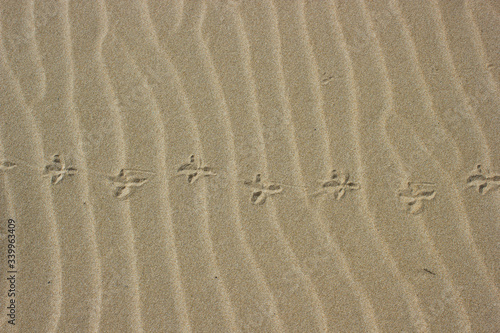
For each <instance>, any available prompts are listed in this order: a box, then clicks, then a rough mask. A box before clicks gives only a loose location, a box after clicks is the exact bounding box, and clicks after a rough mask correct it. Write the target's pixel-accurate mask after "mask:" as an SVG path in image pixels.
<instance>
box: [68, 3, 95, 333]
mask: <svg viewBox="0 0 500 333" xmlns="http://www.w3.org/2000/svg"><path fill="white" fill-rule="evenodd" d="M63 8H64V13H65V15H63V18H64V19H63V20H64V34H65V40H66V43H65V46H66V48H67V50H66V52H67V54H68V57H69V75H68V76H69V77H68V81H69V82H68V83H69V84H68V88H67V89H68V99H69V102H70V106H69V115H68V117H67V118H68V119H69V122H70V124H71V128H72V129H73V130H74V132H75V134H74V136H75V137H76V138H75V141H76V152H77V163H78V165H79V166H80V165H81V166H82V167H81V173H80V174H81V175H82V177H83V179H84V182H83V191H82V197H83V200H85V202H89V203H90V202H92V201H91V196H90V184H89V183H90V182H89V173H88V171H87V170H88V165H87V159H86V158H85V153H84V149H83V133H82V129H81V124H80V120H79V117H78V114H77V112H76V111H75V109H76V105H75V103H74V82H75V73H74V63H73V62H74V59H73V55H72V39H71V31H70V30H71V26H70V19H69V7H68V3H67V2H65V3H64V4H63ZM86 208H87V214H88V215H87V216H88V217H87V218H88V225H89V227H88V230H87V232H88V233H89V236H88V238H89V239H90V247H91V253H90V257H91V258H93V267H94V270H95V273H94V275H95V277H94V279H93V280H94V281H93V283H92V286H93V287H94V289H96V291H95V293H96V295H95V300H93V301H92V303H91V304H92V305H93V306H94V308H93V309H92V310H91V311H90V313H91V315H90V320H89V329H90V330H91V331H93V332H98V331H99V324H100V322H101V308H102V294H103V287H102V280H101V277H102V270H101V266H102V261H101V257H100V254H99V248H98V242H97V221H96V216H95V212H94V205H93V204H90V205H86Z"/></svg>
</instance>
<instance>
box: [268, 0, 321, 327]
mask: <svg viewBox="0 0 500 333" xmlns="http://www.w3.org/2000/svg"><path fill="white" fill-rule="evenodd" d="M267 3H268V13H269V16H270V34H271V40H273V41H274V43H273V49H274V51H275V52H273V55H274V58H275V67H276V70H275V73H276V76H277V77H276V81H277V90H278V100H279V103H280V104H281V106H282V110H283V111H284V114H283V118H284V122H285V126H286V127H287V128H288V129H289V131H286V137H287V141H288V145H289V146H290V148H291V150H292V153H291V157H292V161H293V164H292V170H293V171H292V173H293V174H294V178H295V179H297V185H298V186H299V187H301V188H302V190H301V191H300V193H301V194H302V196H303V198H304V200H305V202H306V206H307V210H308V211H310V212H312V211H311V208H310V202H309V198H308V195H307V192H306V190H305V189H306V184H305V181H304V176H303V172H302V168H301V165H300V156H299V150H298V146H297V140H296V136H297V134H296V129H295V125H294V124H293V118H292V111H291V110H292V107H291V104H290V101H289V98H288V96H287V91H286V80H285V74H284V68H283V61H282V59H283V53H282V52H283V51H282V42H281V37H280V30H279V16H278V13H277V10H276V6H275V5H274V3H273V2H272V0H269V1H268V2H267ZM311 216H312V217H313V218H314V219H315V220H316V222H315V223H320V221H319V220H318V216H317V215H314V214H311ZM305 278H306V281H307V284H308V285H310V288H311V291H312V292H314V297H313V301H314V304H315V306H316V308H317V309H316V320H317V323H318V325H319V327H320V329H321V330H322V331H327V330H328V319H327V317H326V313H325V310H324V304H323V302H322V301H321V298H320V297H319V294H318V291H317V289H316V287H315V286H314V283H313V282H312V280H311V278H310V277H309V276H307V275H306V276H305Z"/></svg>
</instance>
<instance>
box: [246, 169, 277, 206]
mask: <svg viewBox="0 0 500 333" xmlns="http://www.w3.org/2000/svg"><path fill="white" fill-rule="evenodd" d="M244 184H245V185H246V186H247V187H249V188H251V189H252V196H251V197H250V202H251V203H252V204H254V205H263V204H264V203H265V202H266V199H267V197H268V196H271V195H275V194H278V193H281V192H282V191H283V188H282V187H281V186H280V185H275V184H269V183H267V182H263V181H262V178H261V175H260V173H258V174H257V175H255V178H254V179H253V180H245V181H244Z"/></svg>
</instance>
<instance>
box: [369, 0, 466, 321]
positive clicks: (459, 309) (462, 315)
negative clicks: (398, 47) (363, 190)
mask: <svg viewBox="0 0 500 333" xmlns="http://www.w3.org/2000/svg"><path fill="white" fill-rule="evenodd" d="M390 6H391V10H392V12H393V14H395V15H396V17H397V18H398V19H400V16H399V15H400V14H401V13H400V12H399V9H398V8H397V7H396V6H397V5H396V4H395V3H391V4H390ZM364 7H365V8H364V10H365V12H366V15H367V16H368V18H367V20H368V21H369V22H370V25H371V29H370V30H371V31H374V36H373V39H374V43H375V45H376V46H375V47H376V49H377V51H376V52H377V55H378V56H379V58H380V62H381V64H380V65H381V66H382V71H383V73H384V75H383V77H384V78H385V80H383V81H384V83H383V84H384V85H386V86H387V90H388V91H387V96H386V99H388V107H387V108H386V109H385V112H383V114H382V116H381V117H380V124H379V126H380V128H381V134H382V136H383V138H384V141H385V144H386V145H387V146H388V147H389V148H390V149H389V152H390V154H391V156H392V160H393V161H396V164H397V170H398V173H399V174H400V175H402V178H403V179H410V173H409V172H408V171H407V168H406V166H405V164H404V163H403V159H402V158H401V155H400V154H398V153H397V150H396V148H395V146H394V144H392V143H391V140H390V135H389V134H388V131H387V122H388V120H387V119H388V118H389V117H390V116H391V115H396V112H395V105H394V104H395V99H394V93H393V92H394V90H395V87H394V84H393V83H392V81H391V75H390V74H389V68H388V67H387V64H386V61H385V58H386V56H385V55H384V51H383V48H382V46H381V45H387V44H382V43H381V39H380V38H379V37H378V36H377V32H376V29H375V28H374V26H373V21H372V19H371V18H370V16H371V15H370V14H369V12H368V10H367V8H366V3H365V4H364ZM399 22H400V23H401V20H400V21H399ZM406 32H407V31H406ZM405 38H409V35H408V34H405ZM386 49H389V47H386ZM390 52H391V51H388V52H387V53H390ZM416 219H417V220H418V224H419V229H420V233H421V238H422V243H424V244H427V245H428V246H427V249H428V251H429V252H431V253H432V254H433V257H434V258H436V261H437V262H438V263H439V265H440V273H441V274H442V275H443V279H444V282H445V285H446V288H447V290H451V291H452V293H453V296H454V300H455V302H457V304H452V307H454V308H455V312H456V313H457V314H458V316H459V318H458V320H459V326H460V327H463V328H466V327H468V329H469V330H470V318H469V316H468V315H467V312H466V310H465V307H464V304H463V300H462V298H461V297H460V295H459V292H458V289H457V288H456V286H455V285H454V284H453V281H452V279H451V277H450V273H449V271H448V268H447V267H446V265H445V264H444V261H443V258H442V256H441V254H440V253H439V251H438V250H437V249H436V247H435V244H434V241H433V240H432V238H431V237H430V235H429V232H428V230H427V228H426V226H425V221H424V218H423V217H422V216H420V215H419V216H417V217H416ZM414 288H415V287H414ZM419 320H422V319H421V318H420V319H419ZM417 322H418V321H417ZM427 324H430V323H427ZM422 328H427V329H428V327H422Z"/></svg>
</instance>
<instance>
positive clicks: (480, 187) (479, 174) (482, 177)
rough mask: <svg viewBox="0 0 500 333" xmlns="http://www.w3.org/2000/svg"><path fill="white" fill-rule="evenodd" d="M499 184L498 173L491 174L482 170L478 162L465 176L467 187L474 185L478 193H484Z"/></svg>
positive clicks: (499, 176) (499, 177)
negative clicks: (466, 176) (467, 175)
mask: <svg viewBox="0 0 500 333" xmlns="http://www.w3.org/2000/svg"><path fill="white" fill-rule="evenodd" d="M499 186H500V175H498V174H491V173H490V172H489V171H488V170H483V168H482V166H481V165H480V164H478V165H477V166H476V168H475V169H474V170H473V171H472V172H471V173H470V175H469V177H468V178H467V187H475V188H476V189H477V192H478V193H479V194H483V195H484V194H486V193H488V191H490V190H494V189H497V188H498V187H499Z"/></svg>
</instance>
